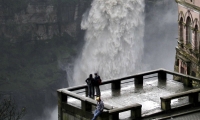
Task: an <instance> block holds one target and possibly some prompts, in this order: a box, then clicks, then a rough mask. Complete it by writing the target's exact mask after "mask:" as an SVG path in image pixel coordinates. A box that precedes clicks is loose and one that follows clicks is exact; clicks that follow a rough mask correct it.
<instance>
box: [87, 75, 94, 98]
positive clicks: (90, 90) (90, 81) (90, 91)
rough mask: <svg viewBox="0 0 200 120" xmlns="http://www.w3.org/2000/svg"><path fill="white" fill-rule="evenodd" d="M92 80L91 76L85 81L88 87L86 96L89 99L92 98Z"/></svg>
mask: <svg viewBox="0 0 200 120" xmlns="http://www.w3.org/2000/svg"><path fill="white" fill-rule="evenodd" d="M93 81H94V78H93V76H92V74H90V75H89V77H88V78H87V79H86V80H85V82H86V83H87V86H88V96H89V97H90V98H93V97H94V85H93Z"/></svg>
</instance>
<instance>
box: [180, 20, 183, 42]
mask: <svg viewBox="0 0 200 120" xmlns="http://www.w3.org/2000/svg"><path fill="white" fill-rule="evenodd" d="M179 37H180V41H183V18H182V17H181V19H180V21H179Z"/></svg>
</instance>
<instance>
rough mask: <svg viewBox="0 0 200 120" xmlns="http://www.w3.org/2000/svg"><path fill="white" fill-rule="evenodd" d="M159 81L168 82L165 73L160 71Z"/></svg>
mask: <svg viewBox="0 0 200 120" xmlns="http://www.w3.org/2000/svg"><path fill="white" fill-rule="evenodd" d="M158 80H159V81H160V80H163V81H166V80H167V74H166V72H165V71H159V72H158Z"/></svg>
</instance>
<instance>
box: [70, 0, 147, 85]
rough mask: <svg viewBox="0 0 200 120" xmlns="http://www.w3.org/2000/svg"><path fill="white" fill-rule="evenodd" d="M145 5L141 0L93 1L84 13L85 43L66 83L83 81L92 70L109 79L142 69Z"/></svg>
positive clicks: (80, 82)
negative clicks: (71, 77) (71, 78)
mask: <svg viewBox="0 0 200 120" xmlns="http://www.w3.org/2000/svg"><path fill="white" fill-rule="evenodd" d="M144 7H145V5H144V0H93V2H92V4H91V8H90V9H89V10H88V11H87V12H85V14H84V15H83V19H82V23H81V27H82V29H85V30H86V34H85V46H84V48H83V51H82V53H81V55H80V57H79V58H78V59H77V61H76V64H75V67H74V74H73V82H72V81H71V82H70V81H69V86H72V85H79V84H82V83H84V82H85V79H86V78H87V77H88V76H89V74H93V73H95V72H98V73H99V75H100V76H101V78H102V79H110V78H117V77H121V76H125V75H130V74H133V73H135V72H136V71H138V70H141V58H142V54H143V35H144Z"/></svg>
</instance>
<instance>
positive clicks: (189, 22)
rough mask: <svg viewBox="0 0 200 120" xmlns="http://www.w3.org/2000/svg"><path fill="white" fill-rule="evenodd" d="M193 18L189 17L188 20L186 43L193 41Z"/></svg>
mask: <svg viewBox="0 0 200 120" xmlns="http://www.w3.org/2000/svg"><path fill="white" fill-rule="evenodd" d="M190 25H191V19H190V17H187V20H186V44H188V43H191V41H192V30H191V26H190Z"/></svg>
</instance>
